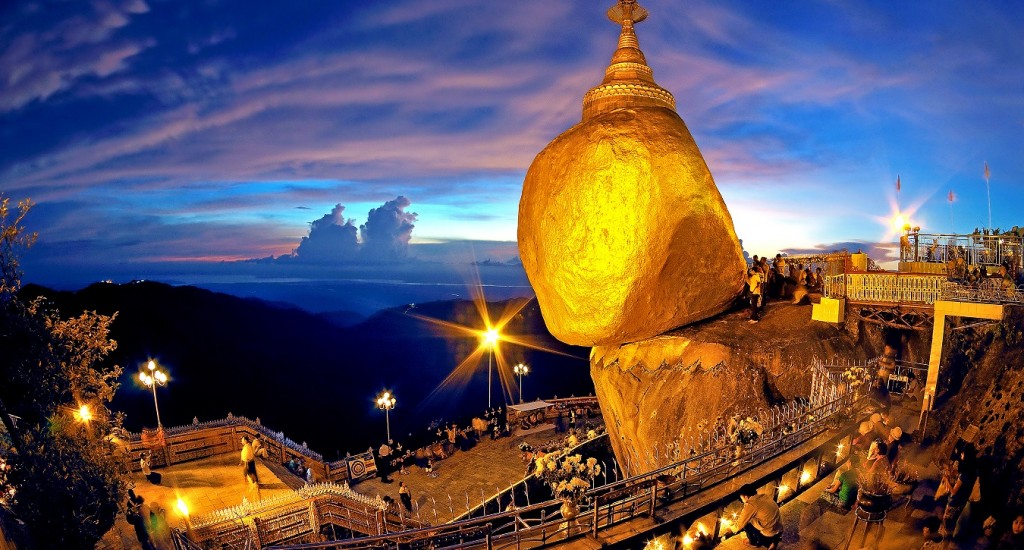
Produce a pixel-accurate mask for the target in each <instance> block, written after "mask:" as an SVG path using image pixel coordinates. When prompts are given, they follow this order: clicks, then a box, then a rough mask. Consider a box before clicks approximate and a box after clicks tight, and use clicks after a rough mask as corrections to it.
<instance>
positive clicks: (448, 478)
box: [98, 419, 599, 549]
mask: <svg viewBox="0 0 1024 550" xmlns="http://www.w3.org/2000/svg"><path fill="white" fill-rule="evenodd" d="M598 420H599V419H598ZM563 435H564V434H556V433H555V426H554V424H550V423H549V424H541V425H539V426H536V427H534V428H532V429H530V430H527V431H525V432H524V431H517V432H516V433H515V434H513V435H512V436H509V437H504V438H500V439H497V440H493V441H492V440H491V439H489V438H484V439H483V440H481V441H480V442H479V443H477V444H476V445H475V446H474V447H473V448H472V449H471V450H469V451H467V452H461V451H459V452H456V453H455V454H454V455H452V456H450V457H448V458H446V459H444V460H441V461H436V462H435V463H434V472H435V473H436V474H437V476H436V477H429V476H428V475H427V473H426V472H424V471H423V469H422V468H420V467H418V466H412V467H409V468H407V470H408V472H409V473H408V474H407V475H401V474H399V473H398V472H394V473H393V474H392V476H391V479H392V480H393V482H392V483H388V484H385V483H382V482H381V481H380V479H379V478H372V479H365V480H361V481H359V482H358V483H356V484H355V485H353V487H352V489H354V490H355V491H357V492H359V493H361V494H364V495H367V496H370V497H373V496H376V495H378V494H379V495H381V496H385V495H389V496H391V497H392V498H393V499H395V502H396V503H398V502H400V501H399V498H398V482H399V481H404V482H405V483H406V485H408V486H409V488H410V491H411V493H412V497H413V502H414V507H417V508H418V509H419V510H420V514H421V517H422V519H423V521H426V522H429V523H445V522H448V521H451V519H452V518H453V517H456V516H458V515H460V514H462V513H465V511H466V495H469V506H470V507H475V506H478V505H479V504H480V502H481V500H483V499H482V498H481V491H482V492H483V494H484V495H485V496H486V497H488V498H489V497H491V496H492V495H493V494H494V493H496V492H497V491H498V490H500V489H506V488H508V486H509V485H510V484H512V483H515V482H517V481H519V480H521V479H522V478H523V477H524V475H525V474H526V463H525V462H523V459H522V453H521V452H520V451H519V444H520V443H521V442H524V441H525V442H527V443H529V444H531V445H534V446H540V445H543V444H545V443H547V442H549V441H551V440H553V439H556V438H561V437H562V436H563ZM238 460H239V459H238V457H237V456H236V455H235V453H231V454H225V455H217V456H213V457H209V458H204V459H201V460H196V461H192V462H185V463H181V464H175V465H172V466H169V467H166V468H158V469H154V471H155V472H159V473H160V474H161V475H162V476H163V479H162V480H161V483H160V485H153V484H152V483H150V482H148V481H147V480H146V479H145V478H144V477H143V476H142V474H141V473H138V472H136V473H135V474H133V481H134V482H135V492H136V494H138V495H140V496H142V497H143V498H145V500H146V504H147V505H150V504H152V503H156V505H157V507H158V509H162V510H164V511H165V514H164V515H165V517H166V523H167V525H166V528H165V529H163V531H165V532H164V533H160V536H158V537H157V540H155V541H154V543H155V544H156V546H157V547H158V548H161V549H164V548H167V549H170V548H173V546H172V544H171V541H170V537H169V533H168V532H167V531H168V530H169V528H184V522H183V520H182V518H181V516H180V514H179V513H178V512H177V510H176V507H175V505H176V503H177V500H178V498H182V499H183V500H185V501H186V502H187V503H188V506H189V512H190V513H191V515H193V516H200V515H203V514H207V513H209V512H213V511H215V510H221V509H225V508H229V507H232V506H237V505H238V504H241V503H242V499H243V498H248V499H249V500H253V499H254V498H255V495H253V494H252V493H247V492H246V483H245V480H244V479H243V477H242V470H241V466H240V465H239V462H238ZM257 471H258V473H259V477H260V480H261V496H262V498H264V499H267V498H273V497H275V496H278V495H281V494H285V493H288V492H291V491H292V490H293V489H295V488H298V487H300V486H302V484H303V481H302V480H300V479H299V478H298V477H297V476H295V475H293V474H291V473H290V472H288V470H287V469H286V468H284V466H282V465H278V464H276V463H272V462H269V461H267V460H265V459H261V460H258V461H257ZM449 494H450V495H451V498H452V503H453V505H452V507H451V509H450V508H449V505H448V495H449ZM434 502H436V510H437V520H436V522H435V519H434V510H435V507H434ZM98 548H101V549H122V548H124V549H128V548H138V541H137V539H136V538H135V531H134V530H133V528H132V527H131V526H130V525H129V524H128V523H127V522H126V521H125V519H124V517H123V516H121V517H120V518H119V519H118V523H117V525H116V526H115V527H114V528H113V529H112V530H111V531H110V533H108V534H107V536H106V537H105V538H104V539H103V541H102V542H101V543H100V544H99V545H98Z"/></svg>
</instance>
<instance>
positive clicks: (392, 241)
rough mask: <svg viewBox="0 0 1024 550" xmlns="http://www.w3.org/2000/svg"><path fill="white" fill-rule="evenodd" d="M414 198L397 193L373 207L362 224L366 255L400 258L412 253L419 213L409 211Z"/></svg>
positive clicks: (383, 259)
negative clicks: (413, 235)
mask: <svg viewBox="0 0 1024 550" xmlns="http://www.w3.org/2000/svg"><path fill="white" fill-rule="evenodd" d="M410 204H412V202H411V201H410V200H409V199H407V198H405V197H398V198H396V199H395V200H393V201H388V202H386V203H384V204H383V205H382V206H381V207H380V208H374V209H373V210H370V212H369V214H367V216H366V223H365V224H363V225H361V226H359V233H360V235H362V237H363V256H364V258H366V259H368V260H379V261H389V260H400V259H403V258H405V257H406V255H407V254H408V253H409V239H411V238H412V230H413V227H415V226H414V225H413V222H415V221H416V214H415V213H412V212H406V211H405V208H406V207H408V206H409V205H410Z"/></svg>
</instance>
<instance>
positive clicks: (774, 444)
mask: <svg viewBox="0 0 1024 550" xmlns="http://www.w3.org/2000/svg"><path fill="white" fill-rule="evenodd" d="M825 375H826V373H824V372H823V369H820V368H815V369H814V376H815V377H821V376H825ZM815 387H818V388H825V387H827V385H826V384H825V383H824V382H821V383H818V384H815ZM829 391H830V395H831V396H833V398H832V399H830V400H828V401H826V402H823V403H820V404H818V405H804V404H799V403H797V404H794V406H792V407H788V408H786V409H785V411H786V413H787V414H783V415H779V416H773V417H772V420H773V422H772V423H771V424H770V425H768V426H766V427H765V431H764V433H763V435H762V438H760V439H759V440H758V443H756V444H754V445H747V446H742V449H741V450H742V454H741V455H740V456H736V455H735V454H734V449H735V448H736V447H738V445H737V444H735V443H733V442H731V441H729V440H726V439H725V438H716V439H713V440H708V442H710V443H711V444H712V445H710V448H702V449H701V451H700V452H697V451H696V449H692V450H691V452H692V456H689V457H687V458H685V459H683V460H679V461H676V462H674V463H672V464H668V465H666V466H662V467H660V468H657V469H655V470H653V471H651V472H646V473H644V474H639V475H636V476H632V477H630V478H627V479H623V480H620V481H617V482H613V483H611V484H608V485H604V486H601V487H598V488H593V489H591V490H589V491H587V492H586V494H585V497H586V498H585V500H584V502H583V504H582V505H581V506H580V510H579V512H580V515H579V516H578V517H577V519H576V522H575V523H574V522H571V521H566V520H565V519H564V518H563V517H562V516H561V515H560V514H552V516H551V517H554V518H555V519H553V520H552V519H549V518H548V517H547V515H546V513H545V510H546V509H548V508H553V507H554V506H559V505H560V502H559V501H557V500H552V501H548V502H544V503H537V504H534V505H531V506H527V507H524V508H520V509H517V510H514V511H506V512H500V513H498V514H492V515H489V516H485V517H481V518H470V519H465V520H462V521H458V522H454V523H449V524H445V525H442V526H435V527H429V528H422V529H418V530H412V531H405V532H403V533H401V537H402V538H403V539H404V540H406V541H409V540H410V538H411V540H417V539H416V537H417V536H419V535H423V536H425V537H427V538H428V539H429V540H434V539H437V538H438V537H456V536H459V535H460V534H462V535H465V536H468V535H466V533H468V532H471V531H479V530H480V529H481V526H483V525H486V526H487V532H488V533H491V532H492V530H491V528H492V526H493V525H495V524H498V523H499V520H504V523H502V524H500V525H499V528H498V530H499V531H500V529H502V528H504V527H506V526H508V525H509V524H511V525H512V526H513V527H512V528H513V529H514V530H515V535H516V536H519V532H520V530H519V529H518V525H519V523H518V522H519V521H520V520H521V518H523V517H524V516H528V515H529V514H530V513H533V512H536V511H540V512H541V520H540V522H539V523H537V524H536V525H531V526H529V527H528V528H525V529H524V530H525V531H530V532H531V533H532V532H535V531H536V530H538V529H540V530H541V536H542V538H546V536H547V531H546V530H547V529H548V528H553V529H554V530H555V532H556V533H560V532H563V531H564V532H565V536H566V538H568V537H570V536H575V535H573V534H572V531H573V530H574V527H573V525H576V526H577V527H579V529H580V531H579V532H578V533H576V534H577V535H579V534H582V533H584V532H589V531H591V530H592V531H593V532H594V533H595V534H596V532H597V531H598V529H599V528H600V521H601V518H604V525H605V526H610V525H613V524H615V523H618V522H621V521H625V520H626V519H628V518H630V517H633V516H635V515H636V510H635V509H636V504H637V502H641V501H642V502H647V501H650V504H649V506H648V507H647V508H646V509H649V510H650V512H651V513H653V511H654V508H655V507H656V502H655V500H656V499H655V497H656V495H655V491H654V489H655V487H657V484H658V483H659V478H662V477H663V476H670V477H672V478H673V479H674V480H675V481H674V482H673V483H678V484H680V485H681V486H682V487H684V488H685V487H688V486H690V485H696V486H697V487H702V488H703V487H706V486H708V485H713V484H715V483H717V482H719V481H721V480H722V479H725V478H727V477H728V476H729V475H735V474H737V473H739V472H741V471H747V470H750V469H751V468H753V467H754V466H756V465H758V464H761V463H764V462H766V461H767V460H768V459H770V458H773V457H775V456H778V455H779V454H781V453H783V452H785V451H786V450H788V449H790V448H794V447H796V446H797V445H800V444H802V443H805V442H807V441H810V440H811V439H812V438H813V437H815V436H817V435H820V434H822V433H824V432H825V431H826V430H828V429H830V428H831V427H832V426H833V424H834V421H835V419H836V418H837V417H838V416H839V415H842V414H844V413H849V412H850V411H852V410H855V409H856V407H857V406H858V405H859V404H860V403H862V402H863V401H862V400H854V399H853V394H852V393H851V392H849V391H848V390H847V389H846V387H845V386H834V387H833V388H832V389H831V390H829ZM862 399H863V398H862ZM811 402H812V403H813V402H815V400H813V399H812V400H811ZM765 434H767V435H765ZM701 442H702V443H704V442H705V440H703V439H702V440H701ZM634 489H635V490H636V491H635V493H634ZM685 493H686V491H685V490H684V494H685ZM619 495H622V496H621V497H620V496H619ZM602 497H604V498H610V499H611V500H610V501H609V502H606V503H605V504H604V505H603V506H602V504H601V501H602ZM627 504H628V505H629V506H630V510H631V512H630V513H629V514H627V515H626V516H624V517H619V518H618V519H616V517H617V516H616V513H615V508H616V507H617V506H625V505H627ZM601 510H604V511H605V512H608V514H607V515H605V514H599V512H600V511H601ZM561 523H565V524H566V526H565V527H562V526H561V525H560V524H561ZM396 536H398V535H396V534H392V535H390V536H378V537H363V538H359V539H352V540H350V541H332V542H324V543H309V544H301V545H288V546H272V547H270V548H279V549H284V548H293V549H325V548H339V549H353V548H356V547H363V546H367V545H369V544H373V543H378V542H390V541H393V540H394V538H395V537H396ZM464 538H465V537H464ZM487 542H488V547H489V548H490V547H491V543H492V542H493V541H492V539H491V537H490V535H489V534H488V537H487ZM477 543H479V537H477ZM466 544H469V543H460V544H459V546H464V545H466ZM424 546H434V545H431V544H429V541H424Z"/></svg>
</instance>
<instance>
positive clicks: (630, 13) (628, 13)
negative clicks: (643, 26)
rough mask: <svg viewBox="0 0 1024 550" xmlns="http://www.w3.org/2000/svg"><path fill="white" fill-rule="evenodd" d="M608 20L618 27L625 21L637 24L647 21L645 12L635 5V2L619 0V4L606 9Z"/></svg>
mask: <svg viewBox="0 0 1024 550" xmlns="http://www.w3.org/2000/svg"><path fill="white" fill-rule="evenodd" d="M608 19H611V20H612V22H613V23H618V24H620V25H622V24H625V22H626V21H631V22H633V23H639V22H641V21H643V20H644V19H647V10H645V9H644V8H643V7H641V6H640V4H637V2H636V0H619V3H618V4H616V5H614V6H612V7H611V8H609V9H608Z"/></svg>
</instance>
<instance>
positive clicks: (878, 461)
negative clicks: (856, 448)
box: [864, 439, 892, 474]
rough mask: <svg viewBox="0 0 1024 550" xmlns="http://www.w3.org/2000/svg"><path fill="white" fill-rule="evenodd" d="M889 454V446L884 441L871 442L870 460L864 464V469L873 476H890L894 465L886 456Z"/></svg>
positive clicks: (869, 449)
mask: <svg viewBox="0 0 1024 550" xmlns="http://www.w3.org/2000/svg"><path fill="white" fill-rule="evenodd" d="M888 452H889V446H888V445H886V444H885V442H884V441H882V440H880V439H876V440H874V441H873V442H871V447H869V448H868V459H867V462H865V463H864V468H865V469H866V470H867V472H868V473H871V474H888V473H889V472H890V471H891V470H892V464H890V463H889V459H888V458H886V456H885V455H886V453H888Z"/></svg>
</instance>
